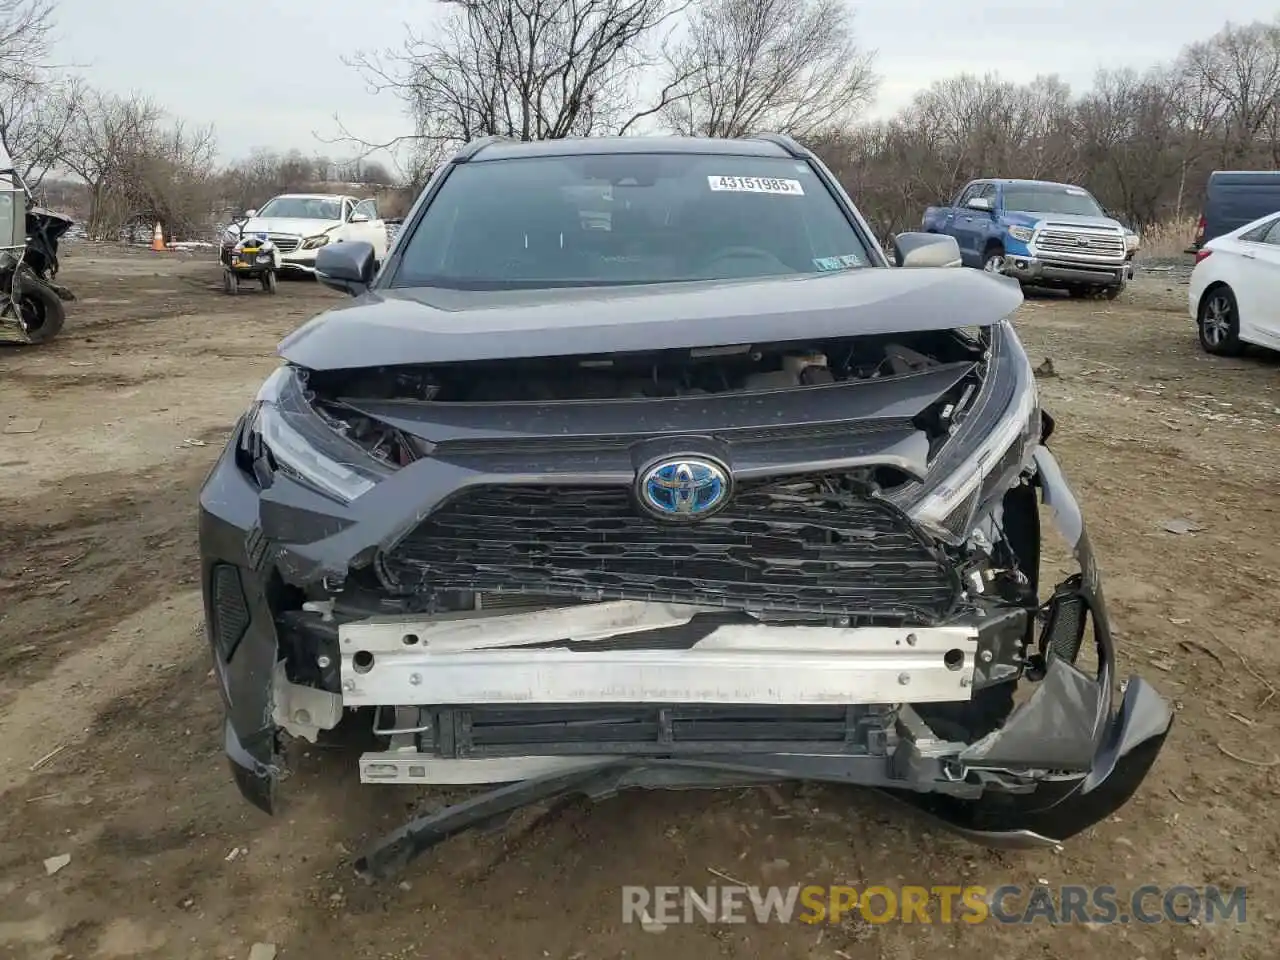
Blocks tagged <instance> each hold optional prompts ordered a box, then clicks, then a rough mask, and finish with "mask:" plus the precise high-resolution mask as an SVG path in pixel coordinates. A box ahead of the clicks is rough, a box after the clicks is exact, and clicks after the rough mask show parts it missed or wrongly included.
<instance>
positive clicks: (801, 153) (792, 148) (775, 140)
mask: <svg viewBox="0 0 1280 960" xmlns="http://www.w3.org/2000/svg"><path fill="white" fill-rule="evenodd" d="M746 139H748V140H765V141H768V142H769V143H772V144H774V145H775V146H779V147H781V148H782V149H783V150H785V151H787V153H789V154H790V155H791V156H793V157H794V158H795V159H797V160H803V159H805V158H806V157H808V156H809V151H808V150H806V149H805V148H804V147H802V146H800V144H799V143H797V142H796V141H795V140H793V139H792V138H791V137H788V136H787V135H786V134H785V133H753V134H752V135H751V136H749V137H747V138H746Z"/></svg>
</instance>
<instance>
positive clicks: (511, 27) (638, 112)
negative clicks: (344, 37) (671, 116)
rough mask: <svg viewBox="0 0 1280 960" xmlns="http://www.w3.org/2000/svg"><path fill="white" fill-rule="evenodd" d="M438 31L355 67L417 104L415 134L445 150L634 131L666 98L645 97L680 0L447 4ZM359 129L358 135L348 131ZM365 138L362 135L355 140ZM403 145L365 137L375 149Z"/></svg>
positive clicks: (457, 0)
mask: <svg viewBox="0 0 1280 960" xmlns="http://www.w3.org/2000/svg"><path fill="white" fill-rule="evenodd" d="M441 2H442V3H443V4H444V5H445V6H447V7H449V8H450V9H451V12H450V14H449V16H448V17H447V18H446V20H445V22H444V24H443V25H442V26H441V27H440V28H439V30H438V31H437V32H436V34H435V35H434V36H433V38H431V39H427V38H424V37H421V36H418V35H417V34H413V33H411V34H410V36H409V37H408V39H407V40H406V41H405V44H404V46H403V48H402V49H401V50H399V51H397V52H392V53H388V54H384V55H383V56H381V57H375V56H370V55H367V54H366V55H360V56H358V57H356V58H355V59H354V60H353V61H352V64H353V65H354V66H356V67H357V68H359V69H360V70H361V72H362V73H363V74H364V76H365V77H366V79H367V80H368V81H369V82H370V84H371V85H372V86H373V87H374V88H375V89H378V90H389V91H392V92H394V93H395V94H396V95H397V96H399V97H400V98H401V99H402V100H403V101H404V103H405V104H406V106H407V108H408V110H409V113H410V115H411V116H412V117H413V120H414V127H415V129H414V133H413V134H412V135H410V136H409V137H402V138H397V141H393V144H394V143H395V142H398V141H400V140H405V139H417V140H425V141H428V142H430V143H431V144H435V145H437V146H439V147H441V148H446V147H448V146H450V145H455V144H458V143H463V142H466V141H468V140H472V139H475V138H477V137H481V136H486V135H494V134H498V135H502V136H508V137H513V138H517V139H521V140H543V139H553V138H560V137H568V136H574V135H579V136H586V135H589V134H598V133H602V132H616V131H620V130H627V129H629V128H630V127H631V126H632V125H633V124H634V122H635V121H636V118H637V117H639V116H644V115H652V114H654V113H656V112H657V111H658V110H659V109H661V106H662V105H663V104H664V103H665V102H666V101H665V99H662V98H663V97H669V96H671V95H672V92H671V91H665V92H664V94H662V95H661V96H660V102H659V103H657V104H654V103H649V104H647V105H644V104H641V103H638V102H637V97H636V94H635V88H636V87H637V86H638V84H639V82H640V77H641V72H642V70H643V69H644V68H645V67H648V66H651V65H653V64H654V63H655V58H656V44H658V43H659V42H660V36H659V35H660V34H661V32H662V30H663V28H664V25H666V24H668V23H669V22H670V21H671V19H672V18H673V17H674V16H676V15H677V14H678V13H679V12H680V11H682V10H683V9H684V4H683V3H682V2H681V0H441ZM348 136H349V135H348ZM353 139H354V138H353ZM391 145H392V144H380V145H374V144H366V146H367V147H369V148H371V149H376V148H378V147H386V146H391Z"/></svg>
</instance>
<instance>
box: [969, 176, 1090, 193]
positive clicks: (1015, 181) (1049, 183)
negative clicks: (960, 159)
mask: <svg viewBox="0 0 1280 960" xmlns="http://www.w3.org/2000/svg"><path fill="white" fill-rule="evenodd" d="M978 182H979V183H1000V184H1004V186H1006V187H1015V186H1016V187H1073V188H1075V189H1077V190H1079V189H1080V187H1079V186H1078V185H1077V184H1074V183H1059V182H1058V181H1057V180H1023V179H1020V178H1018V177H979V178H978Z"/></svg>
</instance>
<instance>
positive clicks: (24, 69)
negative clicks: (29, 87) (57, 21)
mask: <svg viewBox="0 0 1280 960" xmlns="http://www.w3.org/2000/svg"><path fill="white" fill-rule="evenodd" d="M53 9H54V5H53V0H0V85H3V86H10V85H21V84H31V83H34V82H36V81H37V80H38V79H39V77H40V75H41V74H43V73H46V72H47V71H48V70H49V66H50V65H49V64H48V62H47V60H46V58H47V57H48V55H49V45H50V40H51V35H52V32H53Z"/></svg>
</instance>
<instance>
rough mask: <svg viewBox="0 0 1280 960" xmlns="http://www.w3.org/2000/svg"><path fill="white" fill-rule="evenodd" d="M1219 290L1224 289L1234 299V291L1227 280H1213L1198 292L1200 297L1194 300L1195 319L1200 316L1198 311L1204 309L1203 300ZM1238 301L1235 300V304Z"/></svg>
mask: <svg viewBox="0 0 1280 960" xmlns="http://www.w3.org/2000/svg"><path fill="white" fill-rule="evenodd" d="M1219 290H1226V291H1227V293H1229V294H1231V299H1232V300H1235V299H1236V292H1235V291H1234V290H1232V289H1231V284H1229V283H1227V281H1225V280H1214V281H1213V282H1212V283H1210V284H1209V285H1208V286H1207V287H1205V288H1204V290H1202V291H1201V292H1200V299H1199V300H1197V301H1196V319H1197V320H1198V319H1199V318H1200V311H1202V310H1203V309H1204V304H1205V301H1206V300H1208V299H1209V295H1210V294H1212V293H1217V292H1218V291H1219ZM1238 303H1239V301H1237V304H1238ZM1237 309H1238V307H1237Z"/></svg>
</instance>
